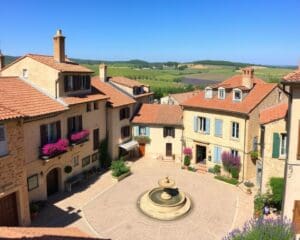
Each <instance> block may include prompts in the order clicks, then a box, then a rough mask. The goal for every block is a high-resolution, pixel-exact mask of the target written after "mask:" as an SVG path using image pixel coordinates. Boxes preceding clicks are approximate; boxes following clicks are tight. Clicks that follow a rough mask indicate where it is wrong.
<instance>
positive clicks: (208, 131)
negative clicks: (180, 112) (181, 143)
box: [205, 118, 210, 134]
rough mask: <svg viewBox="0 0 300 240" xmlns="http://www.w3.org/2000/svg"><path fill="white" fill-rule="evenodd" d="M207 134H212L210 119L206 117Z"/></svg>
mask: <svg viewBox="0 0 300 240" xmlns="http://www.w3.org/2000/svg"><path fill="white" fill-rule="evenodd" d="M205 133H206V134H210V119H209V118H206V130H205Z"/></svg>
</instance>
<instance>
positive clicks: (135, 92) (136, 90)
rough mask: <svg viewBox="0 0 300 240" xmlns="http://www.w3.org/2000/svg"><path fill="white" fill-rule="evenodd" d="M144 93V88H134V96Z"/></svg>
mask: <svg viewBox="0 0 300 240" xmlns="http://www.w3.org/2000/svg"><path fill="white" fill-rule="evenodd" d="M143 93H144V88H143V87H134V88H133V94H134V95H139V94H143Z"/></svg>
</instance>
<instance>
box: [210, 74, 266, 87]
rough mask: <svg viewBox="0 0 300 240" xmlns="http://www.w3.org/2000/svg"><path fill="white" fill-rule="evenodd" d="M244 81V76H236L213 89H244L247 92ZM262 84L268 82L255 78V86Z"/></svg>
mask: <svg viewBox="0 0 300 240" xmlns="http://www.w3.org/2000/svg"><path fill="white" fill-rule="evenodd" d="M242 79H243V76H242V75H235V76H232V77H230V78H228V79H226V80H225V81H223V82H221V83H218V84H216V85H213V86H212V88H218V87H223V88H229V89H231V88H240V89H242V90H244V89H245V90H246V89H247V88H245V87H244V86H243V83H242ZM262 83H266V82H265V81H264V80H262V79H260V78H256V77H253V84H262Z"/></svg>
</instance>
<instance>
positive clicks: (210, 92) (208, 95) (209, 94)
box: [205, 87, 213, 98]
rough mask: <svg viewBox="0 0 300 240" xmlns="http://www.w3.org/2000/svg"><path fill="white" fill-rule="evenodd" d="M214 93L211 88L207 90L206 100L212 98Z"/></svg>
mask: <svg viewBox="0 0 300 240" xmlns="http://www.w3.org/2000/svg"><path fill="white" fill-rule="evenodd" d="M212 95H213V91H212V89H211V88H210V87H207V88H205V98H212Z"/></svg>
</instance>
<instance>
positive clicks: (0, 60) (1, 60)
mask: <svg viewBox="0 0 300 240" xmlns="http://www.w3.org/2000/svg"><path fill="white" fill-rule="evenodd" d="M4 60H5V59H4V55H3V54H2V52H1V50H0V71H1V70H2V68H4V65H5V64H4Z"/></svg>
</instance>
